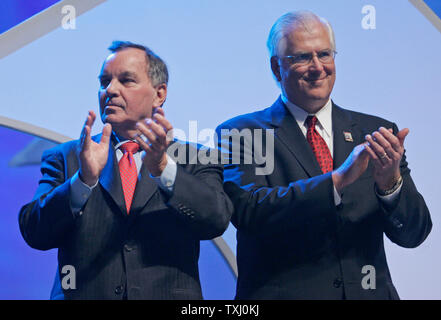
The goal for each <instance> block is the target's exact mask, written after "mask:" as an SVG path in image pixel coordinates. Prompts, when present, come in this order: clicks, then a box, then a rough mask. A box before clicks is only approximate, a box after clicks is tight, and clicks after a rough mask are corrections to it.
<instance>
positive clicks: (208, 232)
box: [167, 164, 233, 240]
mask: <svg viewBox="0 0 441 320" xmlns="http://www.w3.org/2000/svg"><path fill="white" fill-rule="evenodd" d="M222 182H223V167H222V166H221V165H219V164H194V165H179V164H178V166H177V172H176V180H175V184H174V187H173V193H172V196H171V197H170V198H169V199H168V201H167V204H168V206H170V207H171V208H173V209H174V210H175V212H177V214H178V215H179V216H181V218H182V219H184V221H185V222H186V223H187V225H188V227H189V228H190V230H191V231H192V234H193V235H194V236H195V237H196V238H198V239H200V240H206V239H212V238H215V237H217V236H220V235H222V234H223V232H224V231H225V230H226V228H227V227H228V224H229V222H230V218H231V215H232V213H233V205H232V203H231V201H230V199H229V198H228V196H227V195H226V193H225V192H224V190H223V186H222Z"/></svg>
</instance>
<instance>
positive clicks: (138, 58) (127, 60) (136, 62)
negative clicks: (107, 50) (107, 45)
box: [101, 48, 147, 73]
mask: <svg viewBox="0 0 441 320" xmlns="http://www.w3.org/2000/svg"><path fill="white" fill-rule="evenodd" d="M114 67H116V68H117V69H118V70H121V72H124V70H131V71H132V72H134V71H141V70H142V71H145V69H146V68H147V59H146V55H145V52H144V51H142V50H140V49H137V48H125V49H122V50H119V51H117V52H112V53H111V54H109V55H108V56H107V58H106V59H105V60H104V62H103V65H102V68H101V73H103V72H105V71H106V70H107V69H109V68H114ZM140 68H142V69H141V70H139V69H140Z"/></svg>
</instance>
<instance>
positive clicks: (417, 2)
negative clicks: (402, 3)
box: [409, 0, 441, 32]
mask: <svg viewBox="0 0 441 320" xmlns="http://www.w3.org/2000/svg"><path fill="white" fill-rule="evenodd" d="M409 1H410V3H411V4H413V6H414V7H415V8H417V9H418V10H419V11H420V12H421V13H422V14H423V15H424V16H425V17H426V18H427V19H428V20H429V21H430V22H431V23H432V24H433V26H434V27H435V28H437V29H438V31H439V32H441V19H440V17H438V16H437V15H436V14H435V12H433V11H432V9H430V7H429V6H428V5H427V4H426V3H425V2H424V1H423V0H409Z"/></svg>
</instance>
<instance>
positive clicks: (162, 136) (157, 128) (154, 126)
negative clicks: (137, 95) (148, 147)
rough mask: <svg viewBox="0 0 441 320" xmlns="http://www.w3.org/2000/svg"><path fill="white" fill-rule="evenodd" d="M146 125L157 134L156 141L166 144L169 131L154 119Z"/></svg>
mask: <svg viewBox="0 0 441 320" xmlns="http://www.w3.org/2000/svg"><path fill="white" fill-rule="evenodd" d="M146 125H147V127H148V128H149V129H150V130H151V131H152V132H153V133H154V134H155V135H156V141H155V142H157V143H160V144H162V145H164V146H165V144H166V142H167V132H166V131H165V129H164V128H163V127H162V126H161V125H159V124H158V123H155V122H154V121H147V122H146Z"/></svg>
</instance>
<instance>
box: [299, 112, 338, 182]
mask: <svg viewBox="0 0 441 320" xmlns="http://www.w3.org/2000/svg"><path fill="white" fill-rule="evenodd" d="M305 122H306V125H307V126H308V131H307V132H306V140H308V142H309V145H310V146H311V149H312V152H314V155H315V157H316V159H317V161H318V163H319V165H320V168H321V169H322V172H323V173H327V172H330V171H332V169H333V163H332V156H331V152H329V148H328V145H327V144H326V142H325V140H323V138H322V136H321V135H320V134H319V133H318V132H317V130H315V125H316V123H317V117H316V116H308V118H306V121H305Z"/></svg>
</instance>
